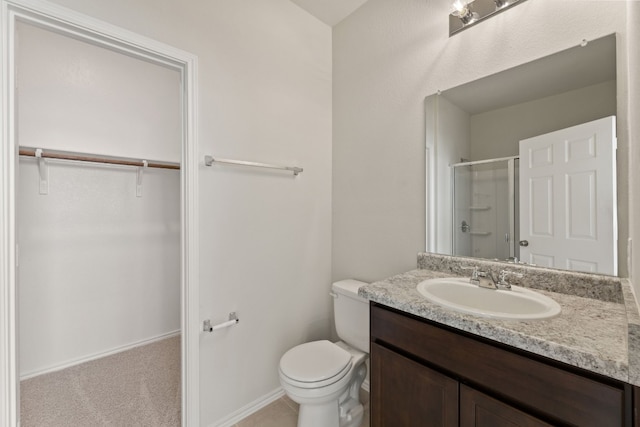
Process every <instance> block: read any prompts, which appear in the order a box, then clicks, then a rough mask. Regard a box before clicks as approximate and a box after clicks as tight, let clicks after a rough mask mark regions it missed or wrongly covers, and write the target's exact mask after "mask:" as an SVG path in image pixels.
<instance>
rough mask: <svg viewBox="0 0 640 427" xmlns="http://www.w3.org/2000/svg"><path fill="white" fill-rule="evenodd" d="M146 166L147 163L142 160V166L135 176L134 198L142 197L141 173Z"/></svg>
mask: <svg viewBox="0 0 640 427" xmlns="http://www.w3.org/2000/svg"><path fill="white" fill-rule="evenodd" d="M148 166H149V163H148V162H147V161H146V160H143V161H142V166H140V167H139V168H138V173H137V176H136V197H142V172H143V171H144V169H145V168H147V167H148Z"/></svg>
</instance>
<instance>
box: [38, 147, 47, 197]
mask: <svg viewBox="0 0 640 427" xmlns="http://www.w3.org/2000/svg"><path fill="white" fill-rule="evenodd" d="M35 156H36V158H37V159H38V173H39V175H40V186H39V188H40V190H39V191H40V194H42V195H46V194H49V165H48V164H47V161H46V160H45V159H44V157H42V148H37V149H36V154H35Z"/></svg>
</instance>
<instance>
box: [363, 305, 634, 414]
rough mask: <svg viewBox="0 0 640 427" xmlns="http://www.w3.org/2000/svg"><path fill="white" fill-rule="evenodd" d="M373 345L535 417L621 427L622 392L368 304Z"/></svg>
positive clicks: (428, 323) (622, 412)
mask: <svg viewBox="0 0 640 427" xmlns="http://www.w3.org/2000/svg"><path fill="white" fill-rule="evenodd" d="M371 339H372V341H375V342H378V343H387V344H388V345H391V346H393V347H397V348H399V349H401V350H403V351H405V352H407V353H409V354H411V355H413V356H415V357H417V358H420V359H422V360H424V361H426V362H428V363H429V364H432V365H435V366H437V367H440V368H441V369H444V370H446V371H448V372H450V373H452V374H453V375H454V376H457V377H458V378H459V379H460V380H461V381H463V382H465V381H466V382H472V383H475V384H477V385H480V386H481V387H483V388H484V389H489V390H491V391H492V392H495V393H496V394H498V395H501V396H503V397H504V398H505V399H506V400H508V401H511V402H513V403H517V404H518V405H519V406H521V407H523V408H527V409H529V410H531V411H532V412H534V413H543V414H546V415H547V416H549V417H551V418H553V419H555V420H558V421H560V422H563V423H568V424H574V425H580V426H605V425H606V426H622V425H623V420H624V390H623V389H622V387H620V388H618V387H613V386H610V385H608V384H604V383H601V382H598V381H595V380H592V379H590V378H586V377H583V376H580V375H577V374H574V373H572V372H568V371H565V370H563V369H561V368H557V367H555V366H551V365H549V364H546V363H543V362H540V361H537V360H533V359H529V358H528V357H526V356H523V355H521V354H518V353H514V352H510V351H508V350H505V349H502V348H499V347H497V346H493V345H491V344H487V343H485V342H482V341H480V340H476V339H473V338H470V337H467V336H464V335H461V334H457V333H455V332H452V331H449V330H447V329H444V328H442V327H439V326H436V325H434V324H432V323H430V322H428V321H421V320H416V319H413V318H410V317H408V316H405V315H403V314H399V313H396V312H394V311H391V310H388V309H386V308H382V307H381V306H378V305H374V304H372V306H371Z"/></svg>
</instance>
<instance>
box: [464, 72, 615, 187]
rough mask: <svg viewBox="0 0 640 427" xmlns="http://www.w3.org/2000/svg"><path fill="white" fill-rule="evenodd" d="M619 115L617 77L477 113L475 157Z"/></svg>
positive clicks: (513, 151) (503, 153)
mask: <svg viewBox="0 0 640 427" xmlns="http://www.w3.org/2000/svg"><path fill="white" fill-rule="evenodd" d="M594 100H596V101H595V102H593V101H594ZM615 115H616V82H615V81H609V82H604V83H599V84H597V85H592V86H587V87H585V88H581V89H576V90H572V91H569V92H564V93H561V94H558V95H554V96H549V97H546V98H542V99H537V100H534V101H529V102H525V103H522V104H518V105H512V106H509V107H505V108H500V109H497V110H493V111H487V112H485V113H480V114H474V115H472V116H471V160H483V159H492V158H498V157H507V156H517V155H518V146H519V145H518V142H519V141H520V140H522V139H526V138H531V137H534V136H538V135H542V134H545V133H548V132H553V131H556V130H560V129H564V128H568V127H570V126H575V125H579V124H581V123H586V122H590V121H592V120H597V119H601V118H603V117H607V116H615ZM626 181H627V180H626V179H625V184H626ZM625 189H626V186H625Z"/></svg>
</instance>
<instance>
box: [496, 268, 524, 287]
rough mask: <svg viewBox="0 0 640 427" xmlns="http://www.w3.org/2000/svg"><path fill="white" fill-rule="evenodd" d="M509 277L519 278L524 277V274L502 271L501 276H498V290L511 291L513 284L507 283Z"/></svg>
mask: <svg viewBox="0 0 640 427" xmlns="http://www.w3.org/2000/svg"><path fill="white" fill-rule="evenodd" d="M507 276H515V277H518V278H522V277H524V275H523V274H520V273H516V272H515V271H508V270H500V274H499V275H498V283H496V286H498V288H500V289H511V283H509V282H507Z"/></svg>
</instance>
